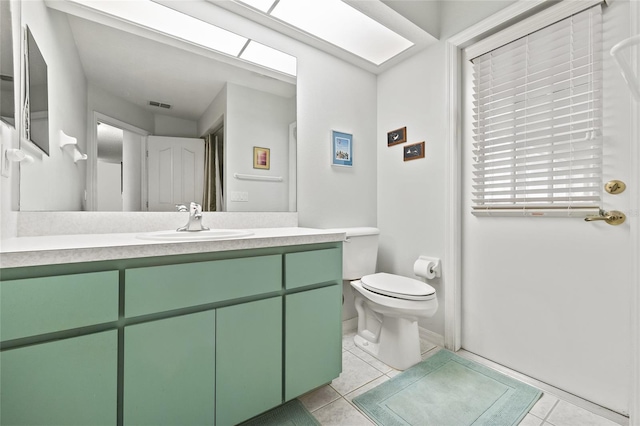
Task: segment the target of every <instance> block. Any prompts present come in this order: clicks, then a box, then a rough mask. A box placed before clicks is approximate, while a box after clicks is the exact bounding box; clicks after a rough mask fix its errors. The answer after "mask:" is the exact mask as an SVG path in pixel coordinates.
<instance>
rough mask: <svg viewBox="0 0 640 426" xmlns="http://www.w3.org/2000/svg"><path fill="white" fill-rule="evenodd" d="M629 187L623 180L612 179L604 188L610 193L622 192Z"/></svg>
mask: <svg viewBox="0 0 640 426" xmlns="http://www.w3.org/2000/svg"><path fill="white" fill-rule="evenodd" d="M625 189H627V185H625V183H624V182H623V181H621V180H617V179H616V180H610V181H609V182H607V183H605V184H604V190H605V191H607V192H608V193H609V194H620V193H622V192H624V190H625Z"/></svg>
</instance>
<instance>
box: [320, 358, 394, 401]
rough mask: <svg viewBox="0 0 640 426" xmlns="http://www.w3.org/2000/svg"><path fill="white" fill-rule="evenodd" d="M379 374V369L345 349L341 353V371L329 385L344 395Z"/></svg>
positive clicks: (380, 374)
mask: <svg viewBox="0 0 640 426" xmlns="http://www.w3.org/2000/svg"><path fill="white" fill-rule="evenodd" d="M380 376H382V373H381V372H380V371H379V370H376V369H375V368H373V367H372V366H371V365H369V364H367V363H366V362H364V361H363V360H361V359H360V358H358V357H357V356H355V355H354V354H352V353H351V352H349V351H346V352H343V353H342V373H341V374H340V376H339V377H338V378H337V379H335V380H334V381H333V382H331V387H332V388H333V389H335V390H336V391H338V393H339V394H340V395H346V394H348V393H349V392H351V391H354V390H355V389H358V388H359V387H360V386H362V385H365V384H367V383H369V382H370V381H372V380H374V379H377V378H378V377H380Z"/></svg>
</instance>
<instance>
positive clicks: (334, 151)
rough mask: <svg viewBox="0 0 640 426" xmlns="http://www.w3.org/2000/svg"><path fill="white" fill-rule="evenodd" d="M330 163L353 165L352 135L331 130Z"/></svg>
mask: <svg viewBox="0 0 640 426" xmlns="http://www.w3.org/2000/svg"><path fill="white" fill-rule="evenodd" d="M331 165H332V166H347V167H351V166H353V135H350V134H349V133H342V132H336V131H335V130H333V131H332V132H331Z"/></svg>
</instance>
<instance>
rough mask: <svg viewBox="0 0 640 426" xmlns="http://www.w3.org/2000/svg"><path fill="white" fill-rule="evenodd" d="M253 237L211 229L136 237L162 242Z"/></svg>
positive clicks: (245, 232)
mask: <svg viewBox="0 0 640 426" xmlns="http://www.w3.org/2000/svg"><path fill="white" fill-rule="evenodd" d="M250 235H253V232H250V231H245V230H242V229H210V230H207V231H157V232H147V233H145V234H139V235H136V237H137V238H140V239H142V240H160V241H212V240H230V239H234V238H242V237H248V236H250Z"/></svg>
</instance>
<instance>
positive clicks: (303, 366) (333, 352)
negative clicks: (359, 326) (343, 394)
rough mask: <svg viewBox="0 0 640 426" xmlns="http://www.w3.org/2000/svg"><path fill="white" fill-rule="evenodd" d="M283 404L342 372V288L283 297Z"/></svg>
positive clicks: (326, 288)
mask: <svg viewBox="0 0 640 426" xmlns="http://www.w3.org/2000/svg"><path fill="white" fill-rule="evenodd" d="M284 321H285V336H286V340H285V359H286V365H285V373H284V376H285V401H289V400H291V399H293V398H296V397H298V396H300V395H302V394H303V393H306V392H308V391H310V390H312V389H315V388H317V387H318V386H320V385H323V384H325V383H329V382H331V381H332V380H333V379H335V378H336V377H338V376H339V375H340V372H341V371H342V286H341V285H333V286H329V287H323V288H318V289H315V290H308V291H303V292H300V293H294V294H288V295H286V296H285V320H284Z"/></svg>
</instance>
